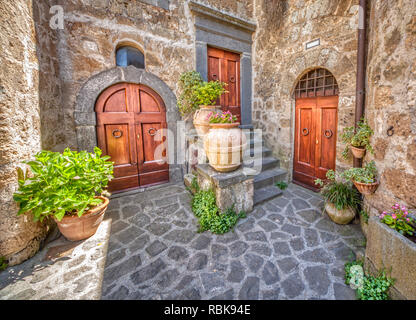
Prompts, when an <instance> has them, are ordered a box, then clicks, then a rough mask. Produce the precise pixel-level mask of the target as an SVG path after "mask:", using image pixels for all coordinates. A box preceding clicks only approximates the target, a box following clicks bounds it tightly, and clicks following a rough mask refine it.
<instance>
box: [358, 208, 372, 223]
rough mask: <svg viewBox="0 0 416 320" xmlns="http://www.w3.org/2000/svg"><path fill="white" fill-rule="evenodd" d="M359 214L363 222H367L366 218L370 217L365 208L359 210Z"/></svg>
mask: <svg viewBox="0 0 416 320" xmlns="http://www.w3.org/2000/svg"><path fill="white" fill-rule="evenodd" d="M360 216H361V219H363V221H364V223H368V219H369V218H370V216H369V215H368V212H367V211H366V210H364V209H363V210H361V211H360Z"/></svg>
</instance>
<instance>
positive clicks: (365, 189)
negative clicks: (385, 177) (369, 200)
mask: <svg viewBox="0 0 416 320" xmlns="http://www.w3.org/2000/svg"><path fill="white" fill-rule="evenodd" d="M352 182H353V183H354V185H355V186H356V187H357V189H358V191H359V192H360V193H361V194H365V195H370V194H373V193H374V192H375V191H376V190H377V188H378V185H379V184H380V182H379V181H376V182H374V183H361V182H357V181H355V180H353V181H352Z"/></svg>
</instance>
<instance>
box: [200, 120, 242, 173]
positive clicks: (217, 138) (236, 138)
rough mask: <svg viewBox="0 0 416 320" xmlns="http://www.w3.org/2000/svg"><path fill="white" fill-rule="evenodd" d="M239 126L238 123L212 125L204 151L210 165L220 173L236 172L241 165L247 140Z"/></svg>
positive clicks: (206, 137) (206, 138)
mask: <svg viewBox="0 0 416 320" xmlns="http://www.w3.org/2000/svg"><path fill="white" fill-rule="evenodd" d="M238 125H239V123H238V122H236V123H210V129H209V133H208V134H207V135H206V136H205V141H204V149H205V153H206V155H207V157H208V160H209V164H210V165H211V166H212V167H213V168H214V169H215V170H217V171H219V172H230V171H234V170H236V169H238V167H239V166H240V165H241V162H242V160H243V151H244V150H245V149H246V147H247V139H246V136H245V135H244V133H243V131H242V130H241V129H240V128H239V127H238Z"/></svg>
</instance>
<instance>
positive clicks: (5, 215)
mask: <svg viewBox="0 0 416 320" xmlns="http://www.w3.org/2000/svg"><path fill="white" fill-rule="evenodd" d="M32 17H33V11H32V1H28V0H16V1H1V2H0V46H1V48H2V53H1V55H0V65H1V69H0V176H1V180H0V257H5V258H6V259H8V261H9V265H14V264H18V263H20V262H21V261H23V260H25V259H27V258H28V257H31V256H32V255H33V254H35V253H36V252H37V250H38V249H39V244H40V241H41V240H42V239H43V237H44V235H45V228H44V227H43V226H42V225H41V224H39V223H34V222H33V221H32V217H31V216H25V215H22V216H19V217H17V216H16V213H17V210H18V207H17V205H16V203H15V202H14V201H13V198H12V195H13V193H14V192H15V190H16V189H17V174H16V167H17V166H18V165H20V163H21V161H23V160H29V159H30V158H31V157H32V156H33V154H34V153H36V152H37V151H39V150H40V146H41V138H40V133H41V123H40V111H39V81H40V80H39V62H38V58H37V47H36V35H35V26H34V21H33V18H32Z"/></svg>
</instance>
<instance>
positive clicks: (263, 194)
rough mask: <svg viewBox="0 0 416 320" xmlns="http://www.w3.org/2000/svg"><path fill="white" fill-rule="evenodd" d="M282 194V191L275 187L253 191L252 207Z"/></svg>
mask: <svg viewBox="0 0 416 320" xmlns="http://www.w3.org/2000/svg"><path fill="white" fill-rule="evenodd" d="M282 193H283V191H282V190H280V189H279V188H278V187H275V186H268V187H265V188H261V189H257V190H254V198H253V202H254V205H256V204H259V203H262V202H264V201H267V200H270V199H273V198H275V197H277V196H280V195H281V194H282Z"/></svg>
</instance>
